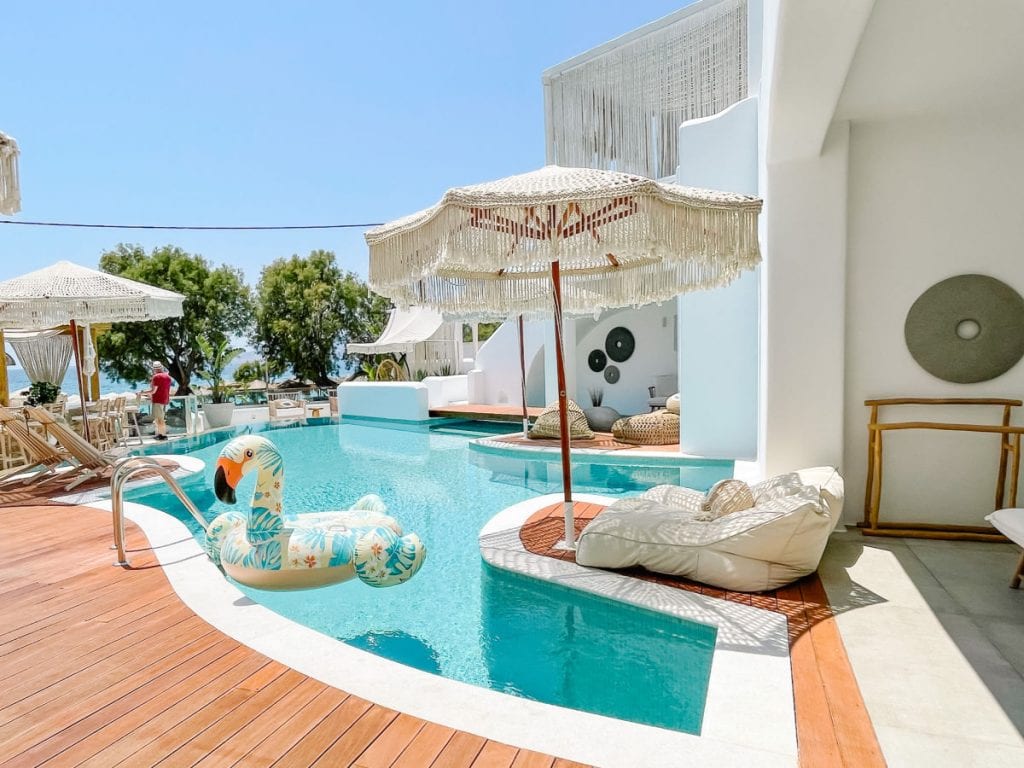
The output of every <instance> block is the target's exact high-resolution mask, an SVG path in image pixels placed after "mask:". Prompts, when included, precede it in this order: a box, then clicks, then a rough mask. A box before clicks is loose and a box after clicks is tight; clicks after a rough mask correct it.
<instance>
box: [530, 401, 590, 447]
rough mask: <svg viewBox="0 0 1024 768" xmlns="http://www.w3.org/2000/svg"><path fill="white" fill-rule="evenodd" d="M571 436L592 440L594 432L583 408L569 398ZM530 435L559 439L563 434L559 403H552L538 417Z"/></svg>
mask: <svg viewBox="0 0 1024 768" xmlns="http://www.w3.org/2000/svg"><path fill="white" fill-rule="evenodd" d="M567 402H568V406H569V407H568V414H566V415H567V416H568V417H569V437H570V438H571V439H572V440H590V439H592V438H593V437H594V433H593V432H592V431H591V430H590V426H589V425H588V424H587V417H586V416H585V415H584V414H583V411H582V409H581V408H580V407H579V406H578V405H576V403H574V402H573V401H572V400H568V401H567ZM528 436H529V437H532V438H535V439H540V438H549V439H554V440H558V439H560V438H561V436H562V431H561V429H560V427H559V420H558V403H557V402H555V403H552V404H551V405H549V406H548V407H547V408H545V409H544V410H543V411H541V414H540V416H538V417H537V421H535V422H534V423H533V426H532V427H531V428H530V432H529V434H528Z"/></svg>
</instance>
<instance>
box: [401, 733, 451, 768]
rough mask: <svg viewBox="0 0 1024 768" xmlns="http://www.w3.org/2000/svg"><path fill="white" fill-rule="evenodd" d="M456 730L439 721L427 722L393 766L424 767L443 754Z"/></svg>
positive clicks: (403, 767)
mask: <svg viewBox="0 0 1024 768" xmlns="http://www.w3.org/2000/svg"><path fill="white" fill-rule="evenodd" d="M454 735H455V731H454V730H452V729H451V728H446V727H445V726H443V725H438V724H437V723H427V724H426V725H425V726H423V728H422V729H420V732H419V733H417V734H416V736H415V737H414V738H413V740H412V741H410V742H409V746H407V747H406V748H405V749H404V750H402V754H401V755H399V756H398V759H397V760H396V761H395V762H394V766H393V768H424V766H429V765H430V764H431V763H433V762H434V760H435V759H437V756H438V755H439V754H441V750H442V749H444V748H445V745H446V744H447V743H448V742H449V741H450V740H451V738H452V736H454Z"/></svg>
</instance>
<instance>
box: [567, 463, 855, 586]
mask: <svg viewBox="0 0 1024 768" xmlns="http://www.w3.org/2000/svg"><path fill="white" fill-rule="evenodd" d="M751 490H752V491H753V495H754V506H753V507H751V508H750V509H745V510H742V511H739V512H732V513H730V514H727V515H724V516H722V517H719V518H717V519H714V520H700V519H697V518H700V517H703V516H705V515H703V513H702V509H701V505H702V504H703V502H704V494H703V493H701V492H700V491H694V490H691V489H689V488H681V487H679V486H675V485H660V486H658V487H656V488H652V489H651V490H649V491H646V492H645V493H643V494H642V495H640V496H639V497H636V498H629V499H621V500H619V501H616V502H615V503H614V504H612V505H610V506H609V507H608V508H607V509H605V510H604V511H603V512H602V513H601V514H600V515H598V516H597V517H596V518H594V520H592V521H591V522H590V524H589V525H587V527H586V528H584V529H583V532H582V533H581V534H580V538H579V542H578V544H577V547H576V562H577V563H579V564H580V565H587V566H594V567H598V568H629V567H632V566H637V565H639V566H641V567H642V568H646V569H647V570H649V571H654V572H656V573H666V574H671V575H674V576H685V577H686V578H688V579H693V580H694V581H699V582H701V583H704V584H709V585H711V586H715V587H720V588H722V589H730V590H736V591H739V592H760V591H763V590H766V589H776V588H777V587H781V586H783V585H784V584H789V583H790V582H792V581H795V580H797V579H799V578H800V577H801V576H806V575H807V574H809V573H812V572H813V571H814V570H816V569H817V567H818V563H819V562H820V560H821V555H822V553H823V552H824V551H825V544H826V543H827V542H828V536H829V534H830V533H831V532H832V529H833V528H834V527H835V525H836V524H837V522H838V520H839V518H840V515H841V513H842V508H843V479H842V478H841V477H840V476H839V473H838V471H837V470H835V469H834V468H832V467H815V468H813V469H805V470H800V471H799V472H791V473H789V474H786V475H779V476H778V477H773V478H771V479H770V480H765V481H763V482H760V483H756V484H755V485H753V486H751Z"/></svg>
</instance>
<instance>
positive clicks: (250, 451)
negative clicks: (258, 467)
mask: <svg viewBox="0 0 1024 768" xmlns="http://www.w3.org/2000/svg"><path fill="white" fill-rule="evenodd" d="M245 458H247V459H251V458H252V448H247V449H246V451H245Z"/></svg>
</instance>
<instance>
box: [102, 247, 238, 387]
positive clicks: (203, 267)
mask: <svg viewBox="0 0 1024 768" xmlns="http://www.w3.org/2000/svg"><path fill="white" fill-rule="evenodd" d="M100 269H102V270H103V271H105V272H110V273H112V274H115V275H121V276H122V277H127V278H129V279H131V280H138V281H140V282H143V283H149V284H150V285H155V286H158V287H160V288H167V289H169V290H172V291H177V292H178V293H181V294H183V295H184V296H185V301H184V304H183V315H182V317H179V318H172V319H169V320H158V321H153V322H147V323H115V324H114V325H113V327H112V328H111V330H110V331H108V332H107V333H105V334H102V335H101V336H100V337H99V343H98V345H97V346H98V351H99V356H100V365H101V367H102V368H103V370H104V371H105V372H106V373H108V374H110V375H112V376H115V377H117V378H119V379H123V380H125V381H129V382H132V383H135V382H140V381H145V380H147V379H148V378H149V376H150V364H151V363H152V361H154V360H159V361H160V362H161V363H163V364H164V366H165V367H166V368H167V371H168V373H170V375H171V378H173V379H174V380H175V381H176V382H177V383H178V389H177V394H179V395H185V394H189V393H190V392H191V389H190V388H189V384H190V382H191V380H192V376H193V375H194V374H195V373H196V372H197V371H198V370H199V369H200V368H202V367H204V366H205V365H206V364H207V363H208V362H209V361H208V359H207V358H206V356H205V355H204V354H203V352H202V349H201V347H200V345H199V339H205V340H207V341H209V342H211V343H212V344H218V343H220V342H226V341H227V339H228V338H229V337H230V336H232V335H236V334H244V333H246V332H247V331H248V330H249V329H250V327H251V324H252V298H251V294H250V291H249V288H248V286H246V285H245V282H244V280H243V279H242V273H241V271H239V270H237V269H233V268H232V267H228V266H226V265H222V266H220V267H216V268H214V267H212V266H211V265H210V263H209V262H207V261H206V259H204V258H203V257H201V256H197V255H193V254H189V253H186V252H185V251H183V250H181V249H180V248H176V247H174V246H170V245H168V246H164V247H162V248H154V249H153V251H152V252H151V253H149V254H147V253H146V252H145V251H144V250H143V248H142V247H141V246H138V245H124V244H121V245H119V246H117V248H115V249H114V250H112V251H108V252H106V253H104V254H103V255H102V256H101V257H100Z"/></svg>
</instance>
